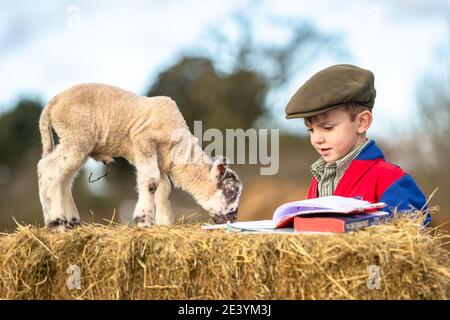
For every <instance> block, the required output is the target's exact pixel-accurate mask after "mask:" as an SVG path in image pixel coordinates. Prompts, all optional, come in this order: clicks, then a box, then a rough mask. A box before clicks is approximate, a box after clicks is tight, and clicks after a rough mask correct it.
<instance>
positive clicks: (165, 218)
mask: <svg viewBox="0 0 450 320" xmlns="http://www.w3.org/2000/svg"><path fill="white" fill-rule="evenodd" d="M171 192H172V186H171V184H170V180H169V178H168V177H167V175H163V176H162V177H161V181H160V183H159V186H158V189H156V193H155V204H156V224H159V225H166V226H170V225H172V224H173V223H174V220H175V219H174V217H173V213H172V208H171V206H170V201H169V196H170V193H171Z"/></svg>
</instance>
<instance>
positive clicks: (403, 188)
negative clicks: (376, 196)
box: [380, 174, 431, 226]
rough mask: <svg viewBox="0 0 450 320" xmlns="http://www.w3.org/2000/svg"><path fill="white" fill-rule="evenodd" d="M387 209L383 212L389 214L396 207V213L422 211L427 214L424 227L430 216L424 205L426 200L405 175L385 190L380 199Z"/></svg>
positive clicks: (408, 176)
mask: <svg viewBox="0 0 450 320" xmlns="http://www.w3.org/2000/svg"><path fill="white" fill-rule="evenodd" d="M380 201H381V202H385V203H386V204H387V207H385V208H384V209H383V210H384V211H388V212H391V213H392V211H393V209H394V208H395V207H396V208H397V210H398V211H411V210H412V209H417V210H423V211H424V212H426V213H427V215H426V218H425V221H424V225H426V226H427V225H429V224H430V222H431V216H430V214H429V212H428V206H427V205H426V201H427V200H426V198H425V195H424V194H423V193H422V191H421V190H420V189H419V187H418V186H417V184H416V182H415V181H414V180H413V178H412V177H411V176H410V175H407V174H405V175H404V176H402V177H400V178H399V179H398V180H397V181H395V182H394V183H393V184H391V185H390V186H389V188H387V189H386V190H385V191H384V192H383V194H382V196H381V198H380Z"/></svg>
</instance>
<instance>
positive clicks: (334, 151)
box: [305, 107, 372, 162]
mask: <svg viewBox="0 0 450 320" xmlns="http://www.w3.org/2000/svg"><path fill="white" fill-rule="evenodd" d="M371 121H372V115H371V113H370V112H369V111H363V112H361V113H359V114H358V115H357V116H356V119H355V120H354V121H351V119H350V114H349V113H347V112H346V111H345V110H343V108H341V107H338V108H336V109H332V110H330V111H327V112H324V113H322V114H318V115H317V116H314V117H312V118H311V123H310V125H309V126H308V124H306V123H305V125H306V126H307V127H308V132H309V133H310V137H311V144H312V145H313V147H314V148H315V149H316V151H317V152H318V153H319V154H320V155H321V156H322V157H323V158H324V159H325V161H326V162H333V161H336V160H339V159H341V158H343V157H344V156H345V155H347V154H348V153H349V152H350V151H351V150H352V149H353V148H355V147H356V146H359V145H360V144H362V143H363V142H364V141H365V132H366V130H367V128H368V127H369V126H370V124H371Z"/></svg>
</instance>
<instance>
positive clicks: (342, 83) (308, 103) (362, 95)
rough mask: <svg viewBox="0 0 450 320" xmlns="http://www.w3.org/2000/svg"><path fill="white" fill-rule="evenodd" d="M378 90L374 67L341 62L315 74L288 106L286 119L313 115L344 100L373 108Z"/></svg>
mask: <svg viewBox="0 0 450 320" xmlns="http://www.w3.org/2000/svg"><path fill="white" fill-rule="evenodd" d="M375 96H376V91H375V87H374V75H373V73H372V72H371V71H369V70H365V69H362V68H359V67H357V66H354V65H351V64H338V65H334V66H331V67H328V68H326V69H323V70H322V71H319V72H318V73H316V74H315V75H313V76H312V77H311V78H310V79H309V80H308V81H306V82H305V84H303V86H301V87H300V89H298V90H297V92H296V93H295V94H294V95H293V96H292V98H291V99H290V100H289V103H288V104H287V106H286V119H292V118H305V117H312V116H315V115H317V114H320V113H323V112H325V111H328V110H331V109H333V108H335V107H337V106H338V105H340V104H343V103H350V102H353V103H358V104H361V105H363V106H366V107H369V108H373V104H374V102H375Z"/></svg>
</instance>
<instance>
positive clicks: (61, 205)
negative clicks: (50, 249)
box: [38, 144, 87, 230]
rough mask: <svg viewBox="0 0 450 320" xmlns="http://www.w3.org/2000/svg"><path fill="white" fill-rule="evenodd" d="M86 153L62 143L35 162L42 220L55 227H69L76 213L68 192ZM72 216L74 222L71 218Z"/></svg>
mask: <svg viewBox="0 0 450 320" xmlns="http://www.w3.org/2000/svg"><path fill="white" fill-rule="evenodd" d="M86 159H87V155H86V154H84V153H82V152H80V151H79V150H77V149H76V148H73V147H66V146H64V145H62V144H60V145H58V146H57V147H56V149H55V150H54V151H53V152H52V153H50V154H49V155H48V156H47V157H45V158H43V159H41V160H40V161H39V163H38V182H39V198H40V201H41V205H42V209H43V211H44V222H45V224H46V225H47V226H49V227H52V228H55V229H57V230H64V229H65V228H66V227H71V226H72V225H71V224H72V223H73V222H74V221H75V220H76V219H78V220H79V218H78V212H77V210H76V207H75V203H73V199H72V195H71V192H70V186H71V181H72V177H73V175H74V173H76V172H77V171H78V170H79V169H80V168H81V167H82V166H83V164H84V162H85V161H86ZM74 218H75V220H74V221H72V220H73V219H74Z"/></svg>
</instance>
